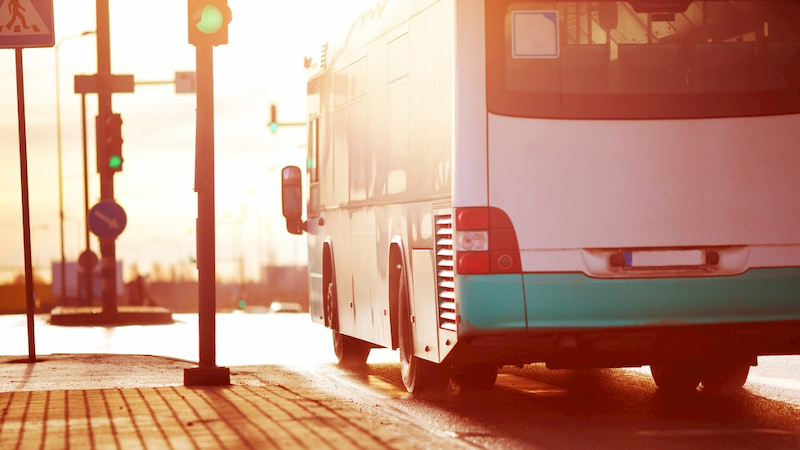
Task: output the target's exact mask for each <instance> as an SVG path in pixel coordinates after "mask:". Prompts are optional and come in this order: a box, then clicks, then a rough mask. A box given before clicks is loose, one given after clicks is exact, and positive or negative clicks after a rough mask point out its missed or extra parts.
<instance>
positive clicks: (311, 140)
mask: <svg viewBox="0 0 800 450" xmlns="http://www.w3.org/2000/svg"><path fill="white" fill-rule="evenodd" d="M318 158H319V117H316V118H314V119H312V120H311V121H309V122H308V161H307V163H306V164H307V166H306V167H307V169H308V176H309V181H310V182H311V183H317V182H319V170H318V169H317V167H318V164H317V163H318Z"/></svg>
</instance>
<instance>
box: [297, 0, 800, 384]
mask: <svg viewBox="0 0 800 450" xmlns="http://www.w3.org/2000/svg"><path fill="white" fill-rule="evenodd" d="M310 66H311V67H310V69H309V77H308V82H307V103H308V151H307V161H306V167H305V168H302V169H301V168H299V167H292V166H290V167H286V168H284V169H283V172H282V197H283V204H282V207H283V214H284V216H285V217H286V224H287V229H288V231H289V232H291V233H295V234H302V233H305V234H306V235H307V241H308V264H309V280H308V282H309V292H310V294H309V296H310V314H311V318H312V319H313V320H314V321H317V322H319V323H320V324H323V325H324V326H326V327H329V328H330V329H331V330H332V336H333V337H332V339H333V347H334V352H335V353H336V356H337V357H338V361H339V363H340V364H342V365H346V366H350V367H358V366H363V365H364V364H366V361H367V357H368V355H369V352H370V350H371V349H372V348H389V349H398V350H399V351H398V353H399V359H400V362H401V372H402V379H403V383H404V385H405V387H406V389H407V390H408V391H409V392H411V393H422V392H436V391H441V390H445V389H451V388H452V387H456V388H457V389H460V390H486V389H490V388H491V387H492V386H493V385H494V383H495V381H496V377H497V372H498V368H501V367H502V366H504V365H524V364H531V363H537V364H542V363H544V364H546V366H547V367H548V368H553V369H560V368H565V369H569V368H612V367H614V368H615V367H644V366H649V367H650V372H651V373H652V376H653V379H654V381H655V384H656V385H657V386H658V388H659V389H663V390H694V389H698V388H700V387H701V386H702V388H703V389H709V390H717V389H719V390H725V389H738V388H741V387H742V386H743V385H744V383H745V382H746V379H747V376H748V374H749V370H750V367H751V366H753V365H755V364H757V362H758V357H759V356H763V355H794V354H800V144H799V143H800V3H798V2H795V1H780V0H759V1H744V0H728V1H713V0H709V1H691V0H628V1H552V0H550V1H540V0H524V1H516V0H485V1H480V0H382V1H379V2H378V3H377V4H376V5H375V6H374V7H373V8H372V9H370V10H368V11H366V12H365V13H363V14H362V15H361V16H360V17H358V18H357V19H356V20H355V21H354V22H353V23H352V24H351V25H350V27H349V28H348V29H347V30H346V32H345V33H344V34H343V35H342V36H341V37H340V38H338V39H336V40H331V41H329V42H328V43H327V44H325V45H324V46H323V49H322V52H321V54H320V55H319V57H315V58H314V61H313V62H312V63H311V64H310ZM304 172H305V174H304ZM303 199H305V203H303V201H304V200H303Z"/></svg>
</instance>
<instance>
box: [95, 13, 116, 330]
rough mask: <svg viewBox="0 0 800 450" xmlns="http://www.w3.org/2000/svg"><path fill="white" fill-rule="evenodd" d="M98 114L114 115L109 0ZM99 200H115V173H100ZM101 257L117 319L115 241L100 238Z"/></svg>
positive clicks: (102, 29)
mask: <svg viewBox="0 0 800 450" xmlns="http://www.w3.org/2000/svg"><path fill="white" fill-rule="evenodd" d="M96 4H97V7H96V10H97V80H98V89H97V90H98V94H97V115H98V117H99V118H100V120H99V122H100V123H101V124H102V123H105V121H106V119H107V118H108V117H110V116H111V114H112V108H111V91H112V86H111V37H110V31H109V18H108V0H97V2H96ZM101 145H103V143H98V154H99V155H102V154H105V149H104V148H100V146H101ZM100 200H108V201H114V172H111V171H107V170H102V171H101V173H100ZM100 254H101V256H102V258H101V263H100V270H101V274H102V281H101V283H100V286H101V289H102V291H103V314H104V315H108V316H114V315H116V314H117V278H116V277H117V255H116V242H115V240H114V239H100Z"/></svg>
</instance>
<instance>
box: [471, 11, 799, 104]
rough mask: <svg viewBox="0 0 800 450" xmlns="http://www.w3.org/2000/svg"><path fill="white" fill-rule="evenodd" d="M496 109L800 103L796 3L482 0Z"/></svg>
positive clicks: (490, 99) (490, 101)
mask: <svg viewBox="0 0 800 450" xmlns="http://www.w3.org/2000/svg"><path fill="white" fill-rule="evenodd" d="M486 41H487V45H486V65H487V92H488V104H489V110H490V111H491V112H493V113H495V114H501V115H508V116H518V117H540V118H566V119H570V118H574V119H649V118H704V117H740V116H758V115H774V114H790V113H797V112H800V2H797V1H794V0H791V1H785V0H756V1H739V0H730V1H689V0H658V1H656V0H631V1H628V2H620V1H608V2H604V1H577V2H576V1H528V2H511V1H498V0H493V1H486Z"/></svg>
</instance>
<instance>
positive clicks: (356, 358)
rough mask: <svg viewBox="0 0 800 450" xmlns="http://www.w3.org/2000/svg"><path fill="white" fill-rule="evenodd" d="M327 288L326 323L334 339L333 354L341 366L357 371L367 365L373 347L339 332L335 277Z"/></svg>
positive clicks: (331, 278) (329, 279)
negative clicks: (329, 325) (328, 324)
mask: <svg viewBox="0 0 800 450" xmlns="http://www.w3.org/2000/svg"><path fill="white" fill-rule="evenodd" d="M326 281H327V286H325V304H326V308H325V310H326V311H327V314H328V317H326V323H327V322H329V323H330V324H331V336H332V338H333V352H334V354H336V359H337V360H338V362H339V365H340V366H342V367H346V368H349V369H357V368H360V367H364V366H365V365H366V364H367V358H368V357H369V351H370V349H371V346H370V345H369V344H368V343H366V342H364V341H362V340H361V339H356V338H354V337H352V336H347V335H346V334H342V333H341V332H340V331H339V314H338V312H339V310H338V303H337V296H336V282H335V277H334V276H330V277H329V278H328V279H327V280H326Z"/></svg>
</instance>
